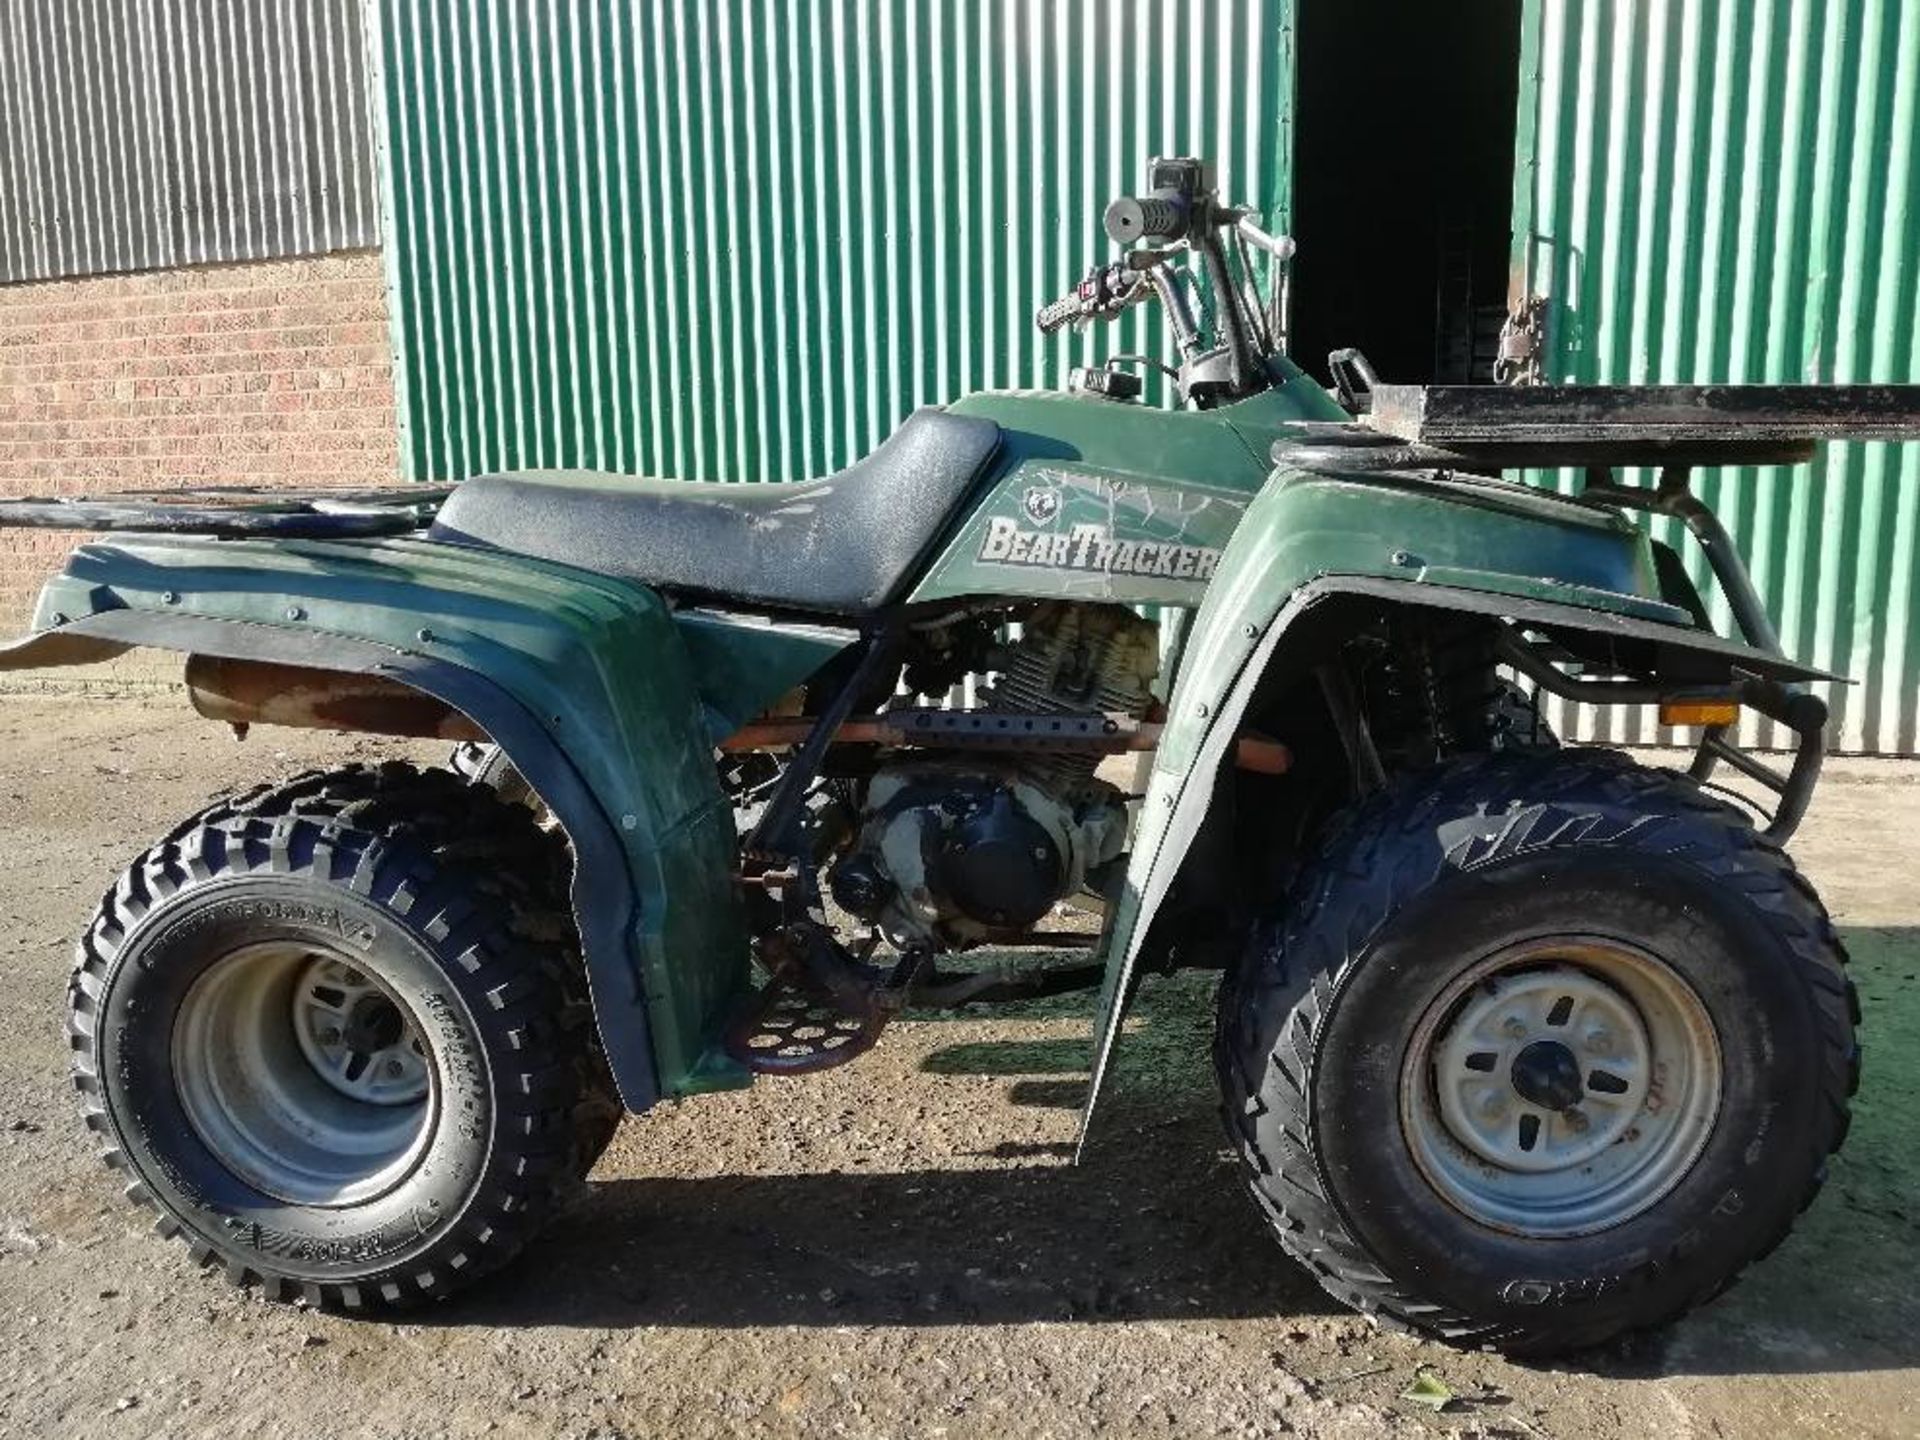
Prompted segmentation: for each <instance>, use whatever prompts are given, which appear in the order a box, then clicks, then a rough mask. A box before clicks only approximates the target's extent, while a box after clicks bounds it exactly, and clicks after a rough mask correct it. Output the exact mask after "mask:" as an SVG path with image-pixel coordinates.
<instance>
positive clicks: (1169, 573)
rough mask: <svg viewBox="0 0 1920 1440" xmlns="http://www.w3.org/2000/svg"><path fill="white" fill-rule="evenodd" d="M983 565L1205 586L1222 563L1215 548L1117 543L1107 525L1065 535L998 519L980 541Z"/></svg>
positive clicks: (1151, 542) (1089, 526) (1076, 528)
mask: <svg viewBox="0 0 1920 1440" xmlns="http://www.w3.org/2000/svg"><path fill="white" fill-rule="evenodd" d="M980 560H981V561H982V562H983V563H985V564H989V565H1033V566H1039V567H1042V568H1045V569H1049V570H1088V571H1094V572H1097V573H1101V574H1107V575H1141V576H1149V577H1153V578H1157V579H1163V580H1207V579H1211V578H1212V576H1213V572H1214V567H1215V566H1217V565H1218V564H1219V563H1220V550H1219V547H1218V546H1214V545H1181V544H1177V543H1174V542H1172V541H1158V540H1120V539H1115V538H1114V534H1113V532H1112V531H1111V530H1110V529H1108V528H1107V527H1106V526H1104V525H1093V524H1079V525H1073V526H1070V527H1069V528H1068V529H1067V530H1065V531H1064V532H1060V531H1053V530H1029V529H1027V528H1025V527H1024V526H1022V525H1021V524H1020V522H1019V521H1017V520H1013V519H1009V518H1008V517H1006V516H1004V515H996V516H994V517H992V519H990V520H989V521H988V522H987V533H986V534H985V535H984V536H983V537H981V541H980Z"/></svg>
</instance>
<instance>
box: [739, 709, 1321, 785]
mask: <svg viewBox="0 0 1920 1440" xmlns="http://www.w3.org/2000/svg"><path fill="white" fill-rule="evenodd" d="M925 720H935V721H938V722H941V723H938V724H922V723H920V722H922V721H925ZM966 720H975V721H977V722H978V727H977V728H967V727H966V726H965V725H963V724H956V723H954V722H955V721H966ZM814 725H815V722H814V721H813V720H811V719H808V718H806V717H804V716H801V717H794V718H787V717H775V718H772V719H766V720H755V721H753V722H751V723H750V724H747V725H743V726H742V727H741V728H740V729H738V730H736V731H734V732H733V734H731V735H729V736H727V738H726V739H724V740H722V741H721V742H720V748H721V749H722V750H730V751H733V750H779V749H784V748H785V747H786V746H789V745H798V744H801V743H803V742H804V741H805V740H806V739H807V738H808V736H810V735H811V734H812V733H813V731H814ZM1165 728H1166V727H1165V726H1163V725H1161V724H1159V723H1157V722H1154V721H1132V720H1116V719H1113V718H1111V717H1108V716H1104V715H1095V716H1083V715H1044V714H1027V713H1020V712H1013V711H998V710H994V711H949V710H920V709H914V710H894V711H889V712H888V713H887V714H885V715H880V716H875V717H873V718H872V719H864V720H848V721H847V722H845V723H844V724H842V725H841V726H840V727H839V729H838V730H836V731H835V732H834V734H833V740H832V743H833V744H836V745H893V746H914V747H919V748H925V749H955V750H1008V749H1017V750H1047V751H1055V750H1082V751H1085V750H1094V751H1098V752H1099V753H1101V754H1106V755H1118V754H1124V753H1126V752H1129V751H1141V750H1152V749H1155V748H1156V747H1157V746H1158V745H1159V743H1160V734H1161V731H1162V730H1164V729H1165ZM1236 755H1237V759H1238V764H1239V767H1240V768H1241V769H1242V770H1251V771H1254V772H1256V773H1258V774H1262V775H1284V774H1286V773H1287V771H1288V770H1289V769H1291V768H1292V766H1293V752H1292V751H1291V750H1290V749H1288V748H1287V746H1285V745H1283V744H1282V743H1281V742H1279V741H1278V740H1270V739H1267V738H1266V737H1265V736H1259V735H1243V736H1241V737H1240V739H1239V741H1238V742H1237V748H1236Z"/></svg>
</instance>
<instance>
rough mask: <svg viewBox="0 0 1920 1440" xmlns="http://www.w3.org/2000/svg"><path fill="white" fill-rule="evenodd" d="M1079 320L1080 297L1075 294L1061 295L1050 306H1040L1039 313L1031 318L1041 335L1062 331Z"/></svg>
mask: <svg viewBox="0 0 1920 1440" xmlns="http://www.w3.org/2000/svg"><path fill="white" fill-rule="evenodd" d="M1079 318H1080V296H1079V294H1078V293H1077V292H1076V293H1074V294H1071V295H1062V296H1061V297H1060V298H1059V299H1058V300H1056V301H1054V302H1053V303H1052V304H1051V305H1042V306H1041V307H1040V313H1039V314H1037V315H1035V316H1034V317H1033V323H1034V324H1036V325H1038V326H1039V327H1040V333H1041V334H1042V335H1051V334H1052V333H1053V332H1054V331H1056V330H1060V329H1064V328H1065V327H1066V326H1068V325H1071V324H1072V323H1073V322H1074V321H1075V320H1077V319H1079Z"/></svg>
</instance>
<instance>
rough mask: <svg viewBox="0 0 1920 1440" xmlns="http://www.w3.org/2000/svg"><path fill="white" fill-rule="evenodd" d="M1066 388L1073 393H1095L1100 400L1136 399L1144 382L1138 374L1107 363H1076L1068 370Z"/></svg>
mask: <svg viewBox="0 0 1920 1440" xmlns="http://www.w3.org/2000/svg"><path fill="white" fill-rule="evenodd" d="M1067 389H1068V390H1070V391H1071V392H1072V393H1074V394H1075V395H1097V396H1099V397H1100V398H1101V399H1102V400H1121V401H1126V400H1138V399H1139V398H1140V396H1141V394H1142V393H1143V392H1144V391H1145V390H1146V382H1145V381H1144V380H1142V379H1141V378H1140V377H1139V376H1138V375H1135V374H1132V373H1131V372H1129V371H1126V370H1116V369H1114V368H1113V367H1112V366H1108V365H1101V366H1093V365H1076V366H1074V367H1073V369H1072V370H1071V371H1070V372H1068V375H1067Z"/></svg>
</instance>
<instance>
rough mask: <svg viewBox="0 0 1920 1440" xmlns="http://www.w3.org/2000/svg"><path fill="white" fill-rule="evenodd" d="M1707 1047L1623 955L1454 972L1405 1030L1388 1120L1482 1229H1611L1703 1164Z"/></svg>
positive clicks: (1501, 956)
mask: <svg viewBox="0 0 1920 1440" xmlns="http://www.w3.org/2000/svg"><path fill="white" fill-rule="evenodd" d="M1720 1092H1721V1062H1720V1042H1719V1037H1718V1035H1717V1033H1716V1032H1715V1030H1714V1026H1713V1020H1712V1017H1711V1016H1709V1015H1708V1014H1707V1010H1706V1006H1705V1005H1704V1004H1703V1003H1702V1002H1701V1000H1700V997H1699V996H1698V995H1697V994H1696V993H1695V992H1694V990H1693V987H1692V986H1690V985H1688V984H1687V982H1686V981H1685V980H1683V979H1682V978H1681V977H1680V976H1679V975H1678V974H1677V973H1676V972H1675V971H1674V970H1673V968H1672V967H1671V966H1669V965H1668V964H1667V963H1666V962H1665V961H1663V960H1661V959H1660V958H1659V957H1658V956H1655V955H1653V954H1652V953H1651V952H1649V951H1646V950H1642V949H1640V948H1639V947H1637V946H1634V945H1629V944H1626V943H1624V942H1622V941H1618V940H1611V939H1599V938H1595V937H1587V936H1574V937H1558V938H1554V939H1543V940H1537V941H1530V942H1527V943H1525V944H1523V945H1519V946H1514V947H1511V948H1509V949H1507V950H1503V951H1501V952H1500V953H1498V954H1496V955H1493V956H1490V957H1488V958H1486V959H1484V960H1482V961H1481V962H1479V963H1478V964H1476V965H1474V966H1473V967H1472V968H1471V969H1469V970H1468V971H1466V972H1465V974H1463V975H1462V976H1461V977H1460V978H1459V979H1458V980H1456V981H1455V982H1454V983H1453V984H1452V985H1451V986H1449V987H1448V989H1447V990H1446V992H1445V993H1444V994H1442V995H1441V996H1440V997H1439V999H1438V1000H1436V1001H1435V1002H1434V1004H1433V1005H1432V1006H1430V1007H1429V1008H1428V1010H1427V1012H1426V1014H1425V1015H1424V1016H1423V1017H1422V1019H1421V1022H1420V1024H1419V1026H1418V1027H1416V1029H1415V1031H1414V1035H1413V1038H1412V1041H1411V1043H1409V1045H1408V1047H1407V1051H1406V1058H1405V1061H1404V1063H1403V1065H1402V1068H1401V1074H1400V1117H1401V1128H1402V1130H1403V1132H1404V1133H1405V1136H1406V1140H1407V1144H1408V1147H1409V1149H1410V1150H1411V1151H1412V1153H1413V1157H1414V1160H1415V1162H1416V1163H1417V1164H1418V1165H1419V1167H1420V1170H1421V1173H1422V1174H1423V1175H1425V1176H1426V1178H1427V1181H1428V1183H1430V1184H1431V1185H1432V1186H1433V1187H1434V1189H1435V1190H1437V1191H1438V1192H1439V1193H1440V1194H1441V1195H1442V1196H1443V1197H1444V1198H1445V1199H1446V1200H1447V1201H1448V1203H1450V1204H1451V1205H1453V1206H1454V1207H1455V1208H1456V1209H1458V1210H1460V1211H1462V1212H1463V1213H1465V1214H1466V1215H1468V1216H1470V1217H1471V1218H1473V1219H1475V1220H1477V1221H1479V1222H1480V1223H1482V1224H1484V1225H1489V1226H1492V1227H1493V1228H1495V1229H1499V1230H1506V1231H1510V1232H1512V1233H1515V1234H1521V1235H1532V1236H1547V1237H1565V1236H1574V1235H1585V1234H1591V1233H1593V1232H1594V1231H1597V1230H1605V1229H1608V1228H1610V1227H1612V1226H1615V1225H1619V1224H1622V1223H1624V1222H1625V1221H1627V1220H1630V1219H1632V1218H1633V1217H1634V1216H1635V1215H1638V1214H1640V1213H1642V1212H1643V1211H1645V1210H1646V1209H1647V1208H1648V1207H1650V1206H1652V1205H1654V1204H1655V1203H1657V1202H1658V1201H1659V1200H1660V1198H1661V1197H1662V1196H1664V1195H1666V1194H1667V1193H1668V1192H1669V1191H1671V1190H1672V1189H1673V1187H1674V1186H1675V1185H1677V1184H1679V1183H1680V1181H1681V1180H1682V1179H1683V1178H1684V1177H1685V1176H1686V1174H1687V1172H1688V1171H1689V1170H1691V1169H1692V1168H1693V1165H1694V1162H1695V1161H1697V1160H1698V1159H1699V1158H1700V1152H1701V1150H1702V1149H1704V1148H1705V1146H1706V1143H1707V1140H1708V1139H1709V1138H1710V1137H1711V1135H1712V1133H1713V1127H1714V1123H1715V1121H1716V1119H1717V1118H1718V1116H1719V1111H1720Z"/></svg>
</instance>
